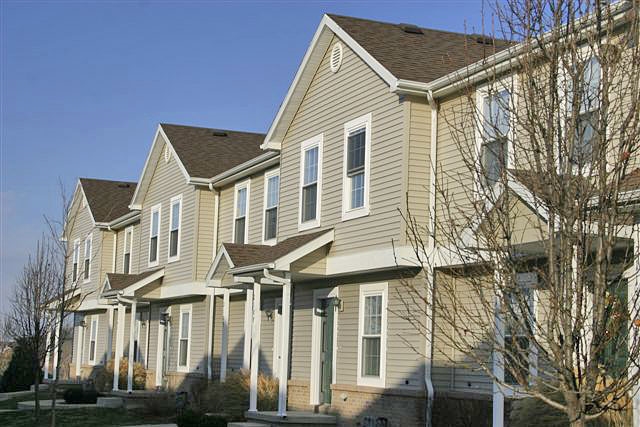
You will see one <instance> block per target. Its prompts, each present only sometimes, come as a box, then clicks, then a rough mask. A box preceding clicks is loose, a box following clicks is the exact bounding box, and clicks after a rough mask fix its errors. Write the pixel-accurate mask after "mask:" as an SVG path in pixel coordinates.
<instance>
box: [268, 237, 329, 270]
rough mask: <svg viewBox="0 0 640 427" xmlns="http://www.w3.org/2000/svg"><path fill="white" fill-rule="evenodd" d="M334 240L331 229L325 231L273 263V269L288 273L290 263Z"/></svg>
mask: <svg viewBox="0 0 640 427" xmlns="http://www.w3.org/2000/svg"><path fill="white" fill-rule="evenodd" d="M334 238H335V233H334V231H333V229H331V230H327V232H326V233H324V234H322V235H321V236H318V237H316V238H315V239H313V240H312V241H310V242H307V243H305V244H304V245H302V246H300V247H299V248H297V249H295V250H293V251H291V252H289V253H288V254H286V255H285V256H283V257H280V258H278V259H277V260H276V261H275V263H274V269H275V270H278V271H289V270H290V268H291V263H292V262H294V261H297V260H299V259H300V258H302V257H303V256H305V255H308V254H310V253H311V252H313V251H315V250H317V249H320V248H321V247H323V246H325V245H328V244H329V243H331V242H333V240H334Z"/></svg>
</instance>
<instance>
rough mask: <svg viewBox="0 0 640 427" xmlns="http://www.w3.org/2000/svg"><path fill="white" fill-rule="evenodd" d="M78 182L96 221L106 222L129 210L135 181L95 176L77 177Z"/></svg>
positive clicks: (135, 185)
mask: <svg viewBox="0 0 640 427" xmlns="http://www.w3.org/2000/svg"><path fill="white" fill-rule="evenodd" d="M78 182H79V185H80V187H81V188H82V192H83V193H84V197H85V198H86V200H87V206H88V207H89V210H90V211H91V214H92V215H93V219H94V221H95V222H96V223H108V222H111V221H113V220H114V219H117V218H120V217H122V216H124V215H126V214H128V213H129V212H130V210H129V203H130V202H131V198H132V197H133V193H134V192H135V190H136V187H137V184H136V183H135V182H131V181H113V180H107V179H97V178H79V179H78Z"/></svg>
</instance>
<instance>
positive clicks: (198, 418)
mask: <svg viewBox="0 0 640 427" xmlns="http://www.w3.org/2000/svg"><path fill="white" fill-rule="evenodd" d="M176 424H178V427H226V425H227V420H226V419H224V418H223V417H219V416H214V415H205V414H201V413H199V412H196V411H193V410H186V411H184V412H183V413H182V414H180V415H179V416H178V418H177V419H176Z"/></svg>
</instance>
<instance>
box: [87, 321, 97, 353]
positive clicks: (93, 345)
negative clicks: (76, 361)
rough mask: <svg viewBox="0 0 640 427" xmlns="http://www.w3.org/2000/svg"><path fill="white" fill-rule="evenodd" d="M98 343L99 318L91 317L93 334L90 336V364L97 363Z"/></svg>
mask: <svg viewBox="0 0 640 427" xmlns="http://www.w3.org/2000/svg"><path fill="white" fill-rule="evenodd" d="M97 342H98V316H91V333H90V335H89V363H91V364H94V363H95V362H96V343H97Z"/></svg>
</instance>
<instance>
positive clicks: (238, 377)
mask: <svg viewBox="0 0 640 427" xmlns="http://www.w3.org/2000/svg"><path fill="white" fill-rule="evenodd" d="M249 383H250V375H249V372H248V371H246V370H241V371H238V372H234V373H231V374H229V375H227V379H226V381H225V382H224V383H210V384H209V385H208V386H207V387H206V388H205V389H204V390H203V391H201V392H199V393H196V402H195V405H196V407H197V408H199V409H200V410H201V411H203V412H211V413H214V414H224V415H226V416H227V417H228V419H229V420H231V421H236V420H242V419H244V412H245V411H246V410H247V408H248V407H249ZM277 408H278V380H276V379H275V378H273V377H269V376H266V375H262V374H259V375H258V409H259V410H260V411H274V410H276V409H277Z"/></svg>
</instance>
